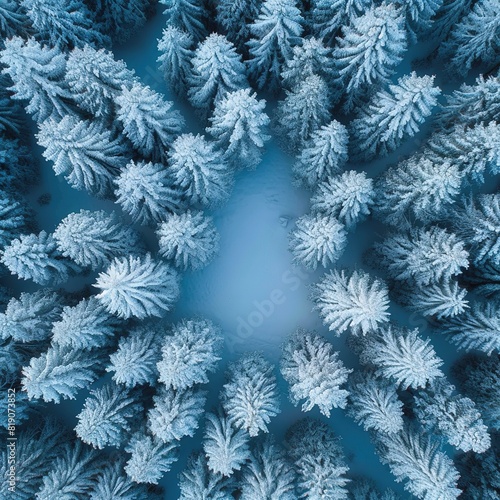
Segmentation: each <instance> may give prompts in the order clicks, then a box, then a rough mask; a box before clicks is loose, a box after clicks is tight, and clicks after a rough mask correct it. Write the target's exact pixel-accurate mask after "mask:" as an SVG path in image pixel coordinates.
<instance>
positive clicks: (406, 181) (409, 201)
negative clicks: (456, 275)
mask: <svg viewBox="0 0 500 500" xmlns="http://www.w3.org/2000/svg"><path fill="white" fill-rule="evenodd" d="M462 177H463V174H462V173H461V172H460V170H459V168H458V166H456V165H455V164H453V163H451V162H450V161H449V160H447V161H445V162H439V163H435V162H433V161H432V160H431V159H429V158H427V157H425V156H423V157H422V156H418V155H415V156H411V157H410V158H409V159H408V160H404V161H402V162H401V163H400V164H399V165H398V166H396V167H389V168H388V169H387V170H386V171H385V172H384V174H382V176H381V177H380V178H379V179H378V180H377V182H376V184H375V193H376V204H375V210H374V212H375V213H376V214H377V215H379V216H381V217H382V218H383V220H384V221H385V222H386V223H388V224H390V225H393V226H396V227H400V228H405V229H406V228H409V227H410V222H409V221H412V222H413V220H417V221H420V222H424V223H430V222H433V221H436V220H439V219H441V218H442V216H443V213H444V211H445V209H446V208H448V206H449V205H452V204H453V203H454V202H455V199H456V197H457V195H458V193H459V192H460V188H461V184H462ZM459 236H460V235H459Z"/></svg>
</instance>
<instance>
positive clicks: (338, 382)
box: [280, 330, 352, 417]
mask: <svg viewBox="0 0 500 500" xmlns="http://www.w3.org/2000/svg"><path fill="white" fill-rule="evenodd" d="M280 370H281V374H282V375H283V378H284V379H285V380H286V381H287V382H288V384H289V389H290V400H291V401H292V403H293V404H294V405H295V406H297V405H298V404H299V402H300V401H301V400H305V402H304V403H303V404H302V411H310V410H312V409H313V407H314V406H318V408H319V409H320V411H321V413H323V415H325V416H326V417H330V411H331V409H332V408H345V405H346V403H347V396H348V392H347V391H346V390H345V389H344V388H342V386H343V385H344V384H345V383H346V382H347V377H348V375H349V373H351V372H352V370H348V369H347V368H346V367H345V366H344V364H343V363H342V361H341V360H340V359H339V358H338V352H336V351H334V350H333V346H332V344H330V343H329V342H327V341H326V340H325V339H324V338H323V337H321V336H319V335H318V334H316V333H312V332H306V331H303V330H298V331H297V332H295V333H294V334H293V335H292V336H291V337H290V339H289V340H288V341H287V342H286V343H285V344H284V346H283V354H282V358H281V364H280Z"/></svg>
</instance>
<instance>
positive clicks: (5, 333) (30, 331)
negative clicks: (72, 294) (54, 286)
mask: <svg viewBox="0 0 500 500" xmlns="http://www.w3.org/2000/svg"><path fill="white" fill-rule="evenodd" d="M61 309H62V299H61V297H60V296H59V295H58V294H57V293H55V292H52V291H50V290H38V291H36V292H33V293H28V292H22V293H21V294H20V295H19V298H18V299H16V298H15V297H12V298H11V299H10V300H9V302H8V304H7V307H6V308H5V312H3V313H0V338H1V339H3V340H5V339H8V338H11V339H12V340H14V341H15V342H37V341H41V340H46V339H47V338H48V337H49V336H50V330H51V326H52V322H53V321H55V320H56V319H57V318H58V317H59V314H60V312H61Z"/></svg>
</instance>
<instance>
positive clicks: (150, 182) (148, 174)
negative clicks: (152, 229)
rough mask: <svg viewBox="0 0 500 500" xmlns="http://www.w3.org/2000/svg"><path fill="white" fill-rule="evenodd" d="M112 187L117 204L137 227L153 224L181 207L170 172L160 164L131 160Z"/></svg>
mask: <svg viewBox="0 0 500 500" xmlns="http://www.w3.org/2000/svg"><path fill="white" fill-rule="evenodd" d="M115 185H116V189H115V195H116V201H117V203H119V204H120V205H121V207H122V209H123V211H124V212H126V213H128V214H129V215H130V216H131V217H132V220H133V221H134V222H139V223H140V224H149V225H153V224H156V223H158V222H160V221H161V220H163V219H164V218H165V217H166V216H167V214H169V213H172V212H178V211H180V210H182V209H183V208H184V206H185V203H184V201H183V199H182V191H181V189H180V188H179V187H178V186H177V185H176V180H175V178H174V174H173V172H171V170H170V169H169V168H167V167H165V165H163V164H162V163H152V162H147V163H146V162H135V161H131V162H129V163H128V164H127V165H126V166H125V168H123V169H122V170H121V173H120V175H119V176H118V177H117V178H116V179H115Z"/></svg>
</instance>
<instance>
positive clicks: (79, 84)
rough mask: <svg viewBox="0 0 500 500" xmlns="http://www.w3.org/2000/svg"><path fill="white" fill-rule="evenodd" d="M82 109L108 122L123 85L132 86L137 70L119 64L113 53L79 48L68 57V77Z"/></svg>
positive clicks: (66, 79)
mask: <svg viewBox="0 0 500 500" xmlns="http://www.w3.org/2000/svg"><path fill="white" fill-rule="evenodd" d="M64 79H65V81H66V83H67V84H68V86H69V89H70V90H71V95H72V97H73V99H74V100H75V101H76V103H77V104H78V106H79V107H80V108H82V109H83V110H84V111H88V112H89V113H91V114H92V115H94V116H96V117H98V118H103V119H107V118H110V117H111V116H112V113H113V112H114V99H115V97H116V96H117V95H118V94H119V93H120V92H121V89H122V87H123V86H125V87H127V88H128V87H130V86H131V85H132V82H134V80H135V76H134V71H133V70H130V69H128V68H127V65H126V64H125V62H123V61H121V60H118V61H116V60H115V58H114V57H113V54H112V53H111V52H108V51H106V50H104V49H98V50H97V49H94V48H93V47H91V46H90V45H85V46H84V47H83V48H80V47H75V48H74V49H73V50H72V51H71V52H70V53H69V55H68V62H67V64H66V74H65V77H64Z"/></svg>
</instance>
